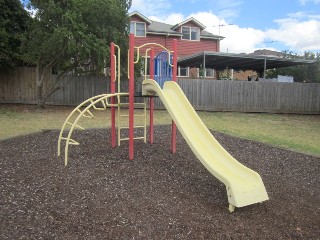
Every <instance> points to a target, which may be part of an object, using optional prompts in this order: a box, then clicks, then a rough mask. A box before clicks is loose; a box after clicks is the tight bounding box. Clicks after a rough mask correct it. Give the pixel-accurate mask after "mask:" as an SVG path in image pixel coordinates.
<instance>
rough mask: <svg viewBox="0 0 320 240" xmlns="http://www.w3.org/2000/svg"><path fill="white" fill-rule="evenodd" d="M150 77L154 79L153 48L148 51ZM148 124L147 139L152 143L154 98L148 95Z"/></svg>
mask: <svg viewBox="0 0 320 240" xmlns="http://www.w3.org/2000/svg"><path fill="white" fill-rule="evenodd" d="M150 79H154V48H152V49H151V52H150ZM149 105H150V124H149V138H150V139H149V141H150V143H151V144H152V143H153V136H154V134H153V133H154V127H153V114H154V99H153V97H150V102H149Z"/></svg>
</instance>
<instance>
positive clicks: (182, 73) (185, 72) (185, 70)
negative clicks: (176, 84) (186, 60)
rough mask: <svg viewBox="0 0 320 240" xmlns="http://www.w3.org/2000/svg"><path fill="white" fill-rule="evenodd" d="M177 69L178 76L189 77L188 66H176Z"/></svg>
mask: <svg viewBox="0 0 320 240" xmlns="http://www.w3.org/2000/svg"><path fill="white" fill-rule="evenodd" d="M177 71H178V72H177V76H178V77H189V68H187V67H186V68H183V67H178V69H177Z"/></svg>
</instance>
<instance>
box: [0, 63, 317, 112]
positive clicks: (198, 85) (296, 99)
mask: <svg viewBox="0 0 320 240" xmlns="http://www.w3.org/2000/svg"><path fill="white" fill-rule="evenodd" d="M35 77H36V75H35V69H34V68H19V69H17V70H16V71H14V72H11V73H7V74H4V73H0V103H25V104H34V103H36V79H35ZM47 79H48V82H46V83H45V84H44V88H45V89H48V88H50V86H51V85H52V82H54V81H55V75H50V76H48V77H47ZM109 83H110V80H109V78H108V77H101V76H98V77H96V76H72V75H70V76H66V77H65V81H64V85H63V88H62V89H60V90H58V91H57V92H55V93H54V94H53V95H52V96H51V97H50V99H49V100H48V104H54V105H78V104H79V103H81V102H82V101H84V100H86V99H88V98H90V97H92V96H95V95H99V94H103V93H108V92H110V88H109V85H110V84H109ZM178 84H179V85H180V86H181V88H182V90H183V91H184V93H185V94H186V96H187V98H188V99H189V101H190V102H191V104H192V105H193V107H194V108H195V109H196V110H205V111H237V112H271V113H299V114H320V84H319V83H276V82H255V81H253V82H247V81H227V80H225V81H222V80H220V81H216V80H203V79H198V80H193V79H179V80H178ZM121 91H122V92H128V80H127V79H124V80H122V82H121ZM135 91H136V92H141V79H139V80H138V81H136V84H135ZM136 100H137V101H138V102H141V101H143V100H142V98H137V99H136ZM155 107H156V108H159V109H163V108H164V107H163V105H162V103H161V101H160V100H159V99H158V98H155Z"/></svg>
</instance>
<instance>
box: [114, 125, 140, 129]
mask: <svg viewBox="0 0 320 240" xmlns="http://www.w3.org/2000/svg"><path fill="white" fill-rule="evenodd" d="M118 128H119V129H129V127H118ZM133 128H144V126H143V125H142V126H134V127H133Z"/></svg>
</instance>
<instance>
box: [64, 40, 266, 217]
mask: <svg viewBox="0 0 320 240" xmlns="http://www.w3.org/2000/svg"><path fill="white" fill-rule="evenodd" d="M115 46H116V45H115V44H113V43H112V44H111V93H110V94H102V95H99V96H96V97H93V98H90V99H88V100H87V101H84V102H83V103H81V104H80V105H79V106H78V107H77V108H75V109H74V110H73V111H72V112H71V114H70V115H69V117H68V118H67V120H66V121H65V123H64V125H63V127H62V129H61V132H60V135H59V140H58V155H60V145H61V140H65V141H66V144H65V164H67V161H68V146H69V145H79V143H78V142H77V141H76V140H74V139H71V134H72V131H73V130H74V129H75V128H79V129H83V128H82V127H81V126H79V125H78V124H77V123H78V121H79V119H80V118H81V117H89V118H92V117H93V114H92V112H91V111H90V108H93V109H96V110H105V109H106V108H107V107H110V108H111V133H112V139H111V140H112V141H111V142H112V146H113V147H115V146H116V144H115V143H116V142H115V140H116V125H115V123H116V121H115V107H118V145H120V141H121V140H128V141H129V159H133V157H134V149H133V141H134V139H144V141H145V142H146V101H145V102H144V103H143V104H144V105H143V107H144V114H143V117H144V118H145V124H144V126H134V121H133V117H134V63H137V62H138V61H139V57H140V50H141V49H143V50H145V53H146V55H147V53H148V52H149V51H150V69H149V70H150V74H149V75H150V79H146V78H145V79H144V81H143V82H142V96H146V97H149V98H150V101H149V105H150V106H149V108H150V130H149V134H150V135H149V138H150V143H152V142H153V97H154V96H158V97H159V98H160V99H161V101H162V102H163V104H164V106H165V107H166V109H167V111H168V112H169V114H170V116H171V117H172V119H173V121H172V138H171V151H172V152H173V153H174V152H175V151H176V127H178V129H179V131H180V132H181V134H182V136H183V137H184V138H185V140H186V142H187V143H188V145H189V146H190V148H191V149H192V151H193V153H194V154H195V155H196V156H197V158H198V159H199V160H200V162H201V163H202V164H203V165H204V166H205V167H206V168H207V170H208V171H209V172H210V173H211V174H212V175H214V176H215V177H216V178H217V179H219V180H220V181H221V182H223V183H224V184H225V185H226V189H227V197H228V201H229V211H230V212H233V211H234V210H235V208H236V207H244V206H247V205H251V204H255V203H259V202H263V201H266V200H268V194H267V192H266V189H265V187H264V184H263V182H262V179H261V177H260V175H259V174H258V173H256V172H255V171H253V170H251V169H249V168H247V167H246V166H244V165H242V164H241V163H240V162H238V161H237V160H236V159H234V158H233V157H232V156H231V155H230V154H229V153H228V152H227V151H226V150H225V149H224V148H223V147H222V146H221V145H220V144H219V142H218V141H217V140H216V139H215V138H214V137H213V136H212V134H211V133H210V131H209V130H208V129H207V127H206V126H205V125H204V123H203V122H202V121H201V119H200V118H199V116H198V115H197V113H196V111H195V110H194V109H193V107H192V105H191V104H190V102H189V101H188V99H187V97H186V96H185V94H184V93H183V91H182V90H181V88H180V87H179V85H178V84H177V83H176V77H177V75H176V74H177V71H176V69H177V42H176V40H174V41H173V44H172V46H173V51H169V50H168V49H167V48H165V47H163V46H161V45H159V44H155V43H149V44H144V45H141V46H140V47H134V37H133V35H132V34H131V35H130V44H129V64H128V65H129V76H128V77H129V93H122V92H120V57H119V56H120V48H119V47H118V46H116V47H117V48H118V61H116V56H115V55H114V47H115ZM155 47H156V48H157V49H158V50H159V49H161V50H162V51H161V52H160V53H159V54H158V55H157V56H156V58H155V57H154V55H155V54H154V52H155V49H154V48H155ZM134 50H136V51H137V52H136V55H137V57H136V60H135V59H134ZM116 63H118V67H116ZM116 69H117V71H116ZM116 72H117V74H116ZM145 72H147V66H146V65H145ZM145 76H146V74H145ZM116 77H118V92H115V80H116ZM123 96H127V97H129V103H123V102H121V97H123ZM115 100H117V101H115ZM97 104H100V105H101V106H102V107H98V106H97ZM123 105H127V106H129V116H128V117H129V126H128V129H129V137H128V138H124V139H120V130H121V126H119V119H120V118H121V115H119V114H120V111H121V106H123ZM81 109H82V110H81ZM75 114H77V115H76V118H75V120H74V122H70V119H71V118H72V116H74V115H75ZM68 124H69V125H71V128H70V130H69V133H68V135H67V136H66V137H63V133H64V131H65V127H66V126H67V125H68ZM135 127H143V128H144V136H143V137H136V138H135V137H134V131H133V130H134V128H135Z"/></svg>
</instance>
